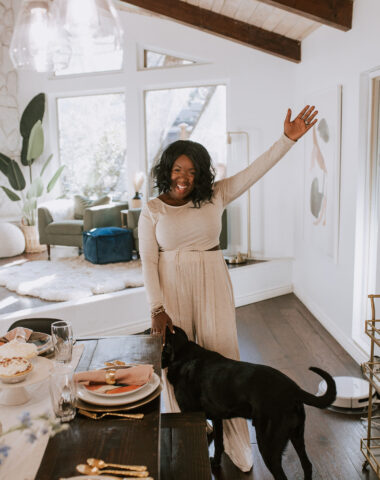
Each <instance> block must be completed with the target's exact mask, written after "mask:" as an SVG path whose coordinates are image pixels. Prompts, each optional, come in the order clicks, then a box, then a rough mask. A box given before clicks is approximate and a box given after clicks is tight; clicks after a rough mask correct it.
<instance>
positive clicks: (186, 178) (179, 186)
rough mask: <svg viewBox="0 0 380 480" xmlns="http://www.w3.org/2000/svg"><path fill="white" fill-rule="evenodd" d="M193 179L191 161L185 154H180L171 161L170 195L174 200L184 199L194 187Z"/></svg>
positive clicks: (193, 173)
mask: <svg viewBox="0 0 380 480" xmlns="http://www.w3.org/2000/svg"><path fill="white" fill-rule="evenodd" d="M194 179H195V168H194V164H193V162H192V161H191V160H190V158H189V157H187V156H186V155H181V156H180V157H178V158H177V160H176V161H175V162H174V163H173V167H172V173H171V181H172V185H171V189H170V196H171V197H172V198H174V199H176V200H184V199H185V198H186V197H188V196H189V195H190V193H191V192H192V191H193V189H194Z"/></svg>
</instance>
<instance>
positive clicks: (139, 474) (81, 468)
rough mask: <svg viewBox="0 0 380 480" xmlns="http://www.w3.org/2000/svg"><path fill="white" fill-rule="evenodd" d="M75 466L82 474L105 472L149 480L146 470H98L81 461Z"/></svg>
mask: <svg viewBox="0 0 380 480" xmlns="http://www.w3.org/2000/svg"><path fill="white" fill-rule="evenodd" d="M75 468H76V469H77V471H78V472H79V473H82V474H83V475H104V474H105V473H112V474H114V475H121V476H122V477H133V478H146V480H149V479H148V475H149V473H148V472H147V471H145V472H135V471H131V470H99V468H96V467H90V466H89V465H86V464H83V463H82V464H79V465H77V466H76V467H75Z"/></svg>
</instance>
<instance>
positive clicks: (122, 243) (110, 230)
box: [83, 227, 133, 264]
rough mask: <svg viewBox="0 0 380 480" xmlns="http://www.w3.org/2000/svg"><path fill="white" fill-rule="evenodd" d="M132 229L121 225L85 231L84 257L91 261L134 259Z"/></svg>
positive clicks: (109, 261) (108, 261)
mask: <svg viewBox="0 0 380 480" xmlns="http://www.w3.org/2000/svg"><path fill="white" fill-rule="evenodd" d="M132 249H133V234H132V230H130V229H127V228H119V227H104V228H93V229H92V230H89V231H87V232H83V251H84V258H85V259H86V260H88V261H89V262H91V263H100V264H103V263H115V262H128V261H129V260H132Z"/></svg>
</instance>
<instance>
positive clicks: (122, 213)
mask: <svg viewBox="0 0 380 480" xmlns="http://www.w3.org/2000/svg"><path fill="white" fill-rule="evenodd" d="M127 213H128V210H127V209H126V210H120V217H121V228H128V221H127Z"/></svg>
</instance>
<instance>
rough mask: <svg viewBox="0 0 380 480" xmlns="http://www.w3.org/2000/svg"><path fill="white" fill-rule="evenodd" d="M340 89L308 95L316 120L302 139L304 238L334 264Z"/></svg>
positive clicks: (336, 229) (337, 223)
mask: <svg viewBox="0 0 380 480" xmlns="http://www.w3.org/2000/svg"><path fill="white" fill-rule="evenodd" d="M341 97H342V87H341V86H338V87H334V88H331V89H329V90H324V91H321V92H317V93H314V94H311V95H308V99H307V101H308V103H309V104H310V105H315V107H316V109H317V110H318V112H319V113H318V118H319V121H318V123H317V124H316V126H315V127H314V128H313V129H312V131H311V132H310V133H309V134H308V135H307V136H306V137H305V159H304V168H305V190H304V192H305V194H304V236H305V240H307V241H308V242H310V243H311V244H312V245H313V246H315V248H317V249H318V250H319V251H321V252H322V253H324V254H325V255H327V256H329V257H331V258H332V259H334V261H335V262H336V261H337V258H338V240H339V190H340V138H341Z"/></svg>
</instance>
